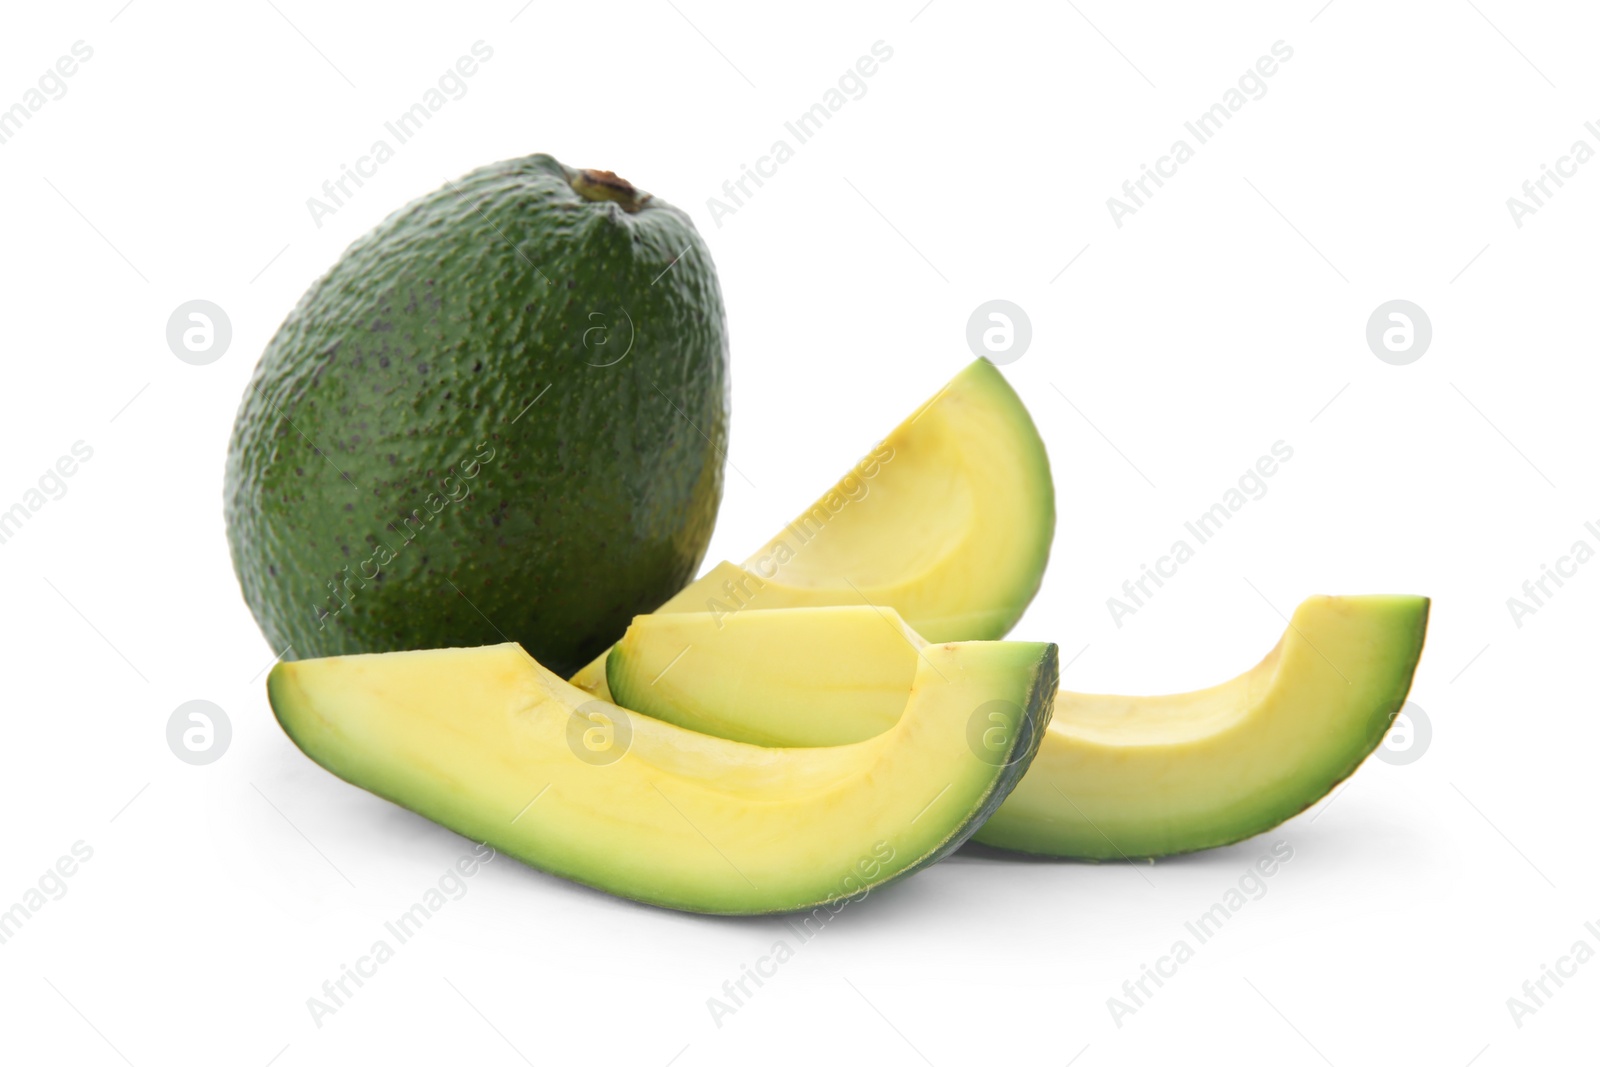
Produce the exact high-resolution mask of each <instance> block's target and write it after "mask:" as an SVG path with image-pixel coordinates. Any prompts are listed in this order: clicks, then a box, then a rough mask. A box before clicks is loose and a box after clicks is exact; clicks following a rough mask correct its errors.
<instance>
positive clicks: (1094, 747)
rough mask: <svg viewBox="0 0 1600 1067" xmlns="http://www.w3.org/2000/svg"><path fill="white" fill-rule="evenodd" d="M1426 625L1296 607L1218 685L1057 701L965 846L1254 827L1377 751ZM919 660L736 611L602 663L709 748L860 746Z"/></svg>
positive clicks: (637, 623)
mask: <svg viewBox="0 0 1600 1067" xmlns="http://www.w3.org/2000/svg"><path fill="white" fill-rule="evenodd" d="M1427 622H1428V600H1427V599H1426V598H1423V597H1414V596H1355V597H1329V596H1317V597H1311V598H1310V599H1308V600H1306V601H1304V602H1303V603H1302V604H1301V605H1300V606H1299V608H1298V609H1296V611H1295V613H1294V618H1293V619H1292V620H1291V621H1290V623H1289V628H1288V630H1286V631H1285V632H1284V635H1283V638H1282V640H1280V641H1279V642H1278V645H1277V647H1276V648H1274V649H1273V650H1272V651H1271V652H1270V653H1268V655H1267V657H1266V658H1265V659H1263V660H1262V661H1261V662H1260V663H1259V664H1258V665H1257V666H1256V667H1254V668H1253V669H1251V670H1249V671H1246V672H1245V673H1244V674H1241V675H1239V676H1238V677H1237V678H1234V679H1232V680H1231V681H1227V682H1224V683H1222V684H1221V685H1218V686H1213V687H1212V688H1210V689H1202V690H1198V691H1196V692H1193V693H1178V694H1173V695H1170V696H1152V697H1125V696H1101V695H1091V694H1084V693H1070V692H1066V691H1062V692H1059V693H1058V694H1057V696H1056V708H1055V715H1054V716H1053V717H1052V719H1051V722H1050V726H1049V728H1048V729H1047V730H1046V732H1045V737H1044V740H1043V742H1042V743H1041V745H1040V748H1039V755H1038V757H1037V758H1036V759H1035V760H1034V762H1033V765H1032V767H1031V768H1030V769H1029V771H1028V773H1027V775H1026V776H1025V777H1024V778H1023V780H1022V783H1021V784H1020V785H1019V786H1017V788H1016V790H1015V791H1014V792H1013V793H1012V794H1011V796H1010V798H1009V799H1008V800H1007V801H1006V802H1005V803H1004V804H1002V805H1001V806H1000V809H999V810H998V811H997V812H996V813H995V814H994V816H993V817H992V818H990V820H989V821H988V823H987V824H985V826H984V827H983V829H982V830H980V831H979V832H978V833H977V834H976V835H975V838H974V839H975V840H977V841H981V842H983V843H985V844H989V845H995V846H998V847H1001V848H1008V849H1014V850H1017V851H1020V852H1031V853H1035V854H1039V855H1046V856H1061V857H1073V858H1079V859H1096V860H1101V859H1118V858H1134V857H1154V856H1166V855H1172V854H1174V853H1179V852H1192V851H1194V850H1196V849H1202V848H1211V847H1213V846H1216V845H1225V844H1230V843H1232V842H1234V841H1239V840H1242V839H1244V838H1247V837H1251V836H1253V835H1255V834H1258V833H1261V832H1263V831H1265V830H1269V829H1271V828H1272V827H1274V826H1276V825H1278V824H1279V823H1281V822H1283V821H1284V820H1285V819H1288V818H1289V817H1291V816H1293V815H1295V814H1297V813H1298V812H1300V811H1303V810H1304V809H1306V808H1307V807H1309V806H1310V805H1312V804H1314V803H1315V802H1316V801H1317V800H1318V799H1320V798H1321V797H1323V796H1324V795H1326V794H1327V793H1328V791H1329V790H1330V789H1332V788H1333V787H1334V786H1335V785H1337V784H1338V783H1339V782H1340V781H1342V780H1343V779H1344V778H1346V777H1348V776H1349V775H1350V774H1351V772H1353V771H1354V770H1355V769H1356V767H1357V765H1359V764H1360V763H1361V761H1362V760H1363V759H1365V758H1366V757H1367V756H1368V755H1369V754H1370V753H1371V752H1372V750H1373V749H1374V748H1376V747H1377V746H1378V744H1379V743H1380V742H1381V741H1382V740H1383V737H1384V734H1385V733H1386V732H1387V731H1388V729H1389V726H1390V724H1391V723H1392V722H1393V720H1394V717H1395V715H1396V714H1397V713H1398V712H1399V711H1400V708H1401V706H1402V705H1403V704H1404V703H1405V699H1406V694H1407V692H1408V691H1409V690H1410V687H1411V677H1412V674H1413V672H1414V671H1415V670H1416V666H1417V660H1418V657H1419V656H1420V655H1421V653H1422V643H1423V638H1424V635H1425V633H1426V630H1427ZM932 647H933V646H929V645H928V644H927V643H926V642H924V641H923V640H922V639H921V638H919V637H918V636H917V635H916V633H915V632H914V631H912V630H911V629H910V628H909V627H908V626H906V625H905V624H904V623H902V622H901V621H900V620H899V619H898V618H895V617H894V616H893V615H892V613H890V612H889V611H888V610H886V609H882V610H880V609H874V608H833V609H813V610H809V611H766V612H745V613H741V614H740V615H736V616H733V617H730V618H727V619H724V620H721V624H720V626H719V625H718V622H717V620H714V619H713V618H712V616H710V615H706V614H695V615H671V616H661V615H650V616H640V617H639V618H637V619H635V620H634V623H633V627H632V628H631V629H629V631H628V633H627V634H626V635H625V636H624V637H623V639H622V640H621V641H620V642H619V643H618V644H617V646H616V649H615V650H614V651H613V652H612V654H611V659H610V663H609V670H610V675H611V690H612V692H613V693H615V694H616V697H617V699H618V700H619V702H621V703H623V704H625V705H627V706H628V707H632V708H634V709H636V710H639V711H642V712H644V713H646V714H648V715H653V716H656V717H658V718H662V719H665V720H667V721H670V722H675V723H677V724H679V725H681V726H685V727H688V728H690V729H696V730H702V731H704V732H706V733H711V734H716V735H719V736H725V737H734V738H739V739H742V740H746V741H752V742H755V743H759V744H769V745H829V744H850V743H860V741H861V739H862V738H865V737H871V736H873V735H875V734H877V733H878V732H880V731H882V730H884V729H886V728H888V727H890V726H891V725H892V724H894V723H895V722H896V721H897V720H898V718H899V717H900V715H901V714H902V709H903V708H904V707H905V696H904V694H905V693H906V691H907V689H906V685H907V679H909V678H910V677H911V676H912V675H913V673H914V672H915V671H916V669H917V656H919V655H926V654H928V653H929V652H930V651H931V649H932ZM674 660H675V662H673V663H672V666H671V669H670V670H666V665H667V663H668V661H674ZM780 689H781V690H782V693H781V694H779V690H780ZM757 693H771V694H774V695H773V698H772V699H771V700H768V701H762V700H759V699H755V698H754V695H755V694H757ZM736 694H737V695H738V696H739V697H740V699H738V700H735V699H732V698H733V697H734V696H735V695H736Z"/></svg>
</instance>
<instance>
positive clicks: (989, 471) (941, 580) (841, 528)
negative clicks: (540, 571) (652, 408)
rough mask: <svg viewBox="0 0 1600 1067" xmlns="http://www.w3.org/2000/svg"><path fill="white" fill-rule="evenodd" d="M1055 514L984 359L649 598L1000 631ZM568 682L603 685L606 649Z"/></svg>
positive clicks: (1018, 613) (1032, 582)
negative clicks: (737, 545)
mask: <svg viewBox="0 0 1600 1067" xmlns="http://www.w3.org/2000/svg"><path fill="white" fill-rule="evenodd" d="M1055 522H1056V518H1055V488H1054V483H1053V482H1052V481H1051V478H1050V461H1049V459H1048V458H1047V457H1046V456H1045V451H1044V442H1043V441H1042V440H1040V438H1039V431H1038V430H1037V429H1036V428H1035V427H1034V424H1033V420H1032V419H1031V418H1030V417H1029V416H1028V411H1027V408H1025V407H1023V404H1022V401H1021V399H1020V398H1019V397H1018V396H1017V394H1016V391H1015V390H1013V389H1012V388H1011V386H1010V384H1008V383H1007V382H1006V380H1005V377H1004V376H1003V375H1002V374H1001V373H1000V371H999V370H998V369H997V368H996V367H995V365H994V364H992V363H990V362H989V361H988V360H985V359H979V360H976V361H974V362H973V363H972V364H970V365H969V366H968V367H967V368H966V369H965V370H963V371H962V372H961V373H960V374H958V375H956V376H955V377H954V378H952V379H951V380H950V383H949V384H948V385H946V386H945V387H944V388H943V389H941V390H940V391H939V392H938V393H937V394H936V395H935V396H934V397H932V398H931V399H930V400H928V401H927V402H926V403H924V404H923V405H922V406H921V407H920V408H918V409H917V410H916V411H915V412H913V413H912V414H911V416H910V417H909V418H907V419H906V420H905V421H904V422H902V423H901V424H900V425H899V426H898V427H896V428H895V430H894V432H892V433H891V434H889V436H888V437H886V438H884V440H883V441H882V443H880V444H879V445H878V446H877V447H876V448H874V449H873V450H872V451H871V452H870V453H868V454H867V456H866V457H865V458H863V459H862V460H861V462H860V463H858V464H856V465H855V467H854V468H852V469H851V470H850V472H849V473H847V474H846V475H845V476H844V477H843V478H841V479H840V480H839V482H838V484H836V485H835V486H834V487H833V488H832V489H830V490H829V491H828V492H826V493H824V494H823V495H822V496H821V497H819V498H818V499H817V501H816V503H814V504H812V505H811V506H810V507H809V508H807V509H806V510H805V511H804V512H802V513H801V514H800V515H799V516H798V517H797V518H796V519H795V520H794V521H793V522H791V523H789V525H787V526H785V527H784V528H783V530H782V531H781V532H779V533H778V535H777V536H776V537H773V538H772V539H771V540H770V541H768V542H767V543H766V544H765V545H763V546H762V548H761V550H760V551H759V552H756V553H755V554H754V555H752V556H751V557H750V558H749V559H747V560H746V561H745V562H744V565H743V566H736V565H734V564H731V563H721V564H718V565H717V566H716V567H715V568H713V569H712V570H711V571H710V573H708V574H706V575H705V576H704V577H702V578H700V579H699V580H698V581H695V582H693V583H691V584H690V585H689V586H688V587H686V588H685V589H684V590H682V591H681V592H680V593H678V595H677V596H674V597H673V598H672V599H671V600H669V601H667V602H666V603H665V604H663V605H662V606H661V607H659V608H657V609H656V611H657V613H662V612H678V611H705V612H713V613H716V614H718V615H722V616H728V615H731V614H733V613H737V612H741V611H745V610H748V609H772V608H800V607H824V606H831V605H838V604H863V603H865V604H881V605H884V606H886V607H892V608H894V609H895V610H896V611H898V612H899V613H900V615H901V616H902V617H904V618H905V620H906V621H907V622H908V623H910V624H911V625H912V626H913V627H914V628H915V629H916V631H917V632H918V633H920V634H922V635H923V636H924V637H925V638H927V639H928V640H929V641H933V642H943V641H989V640H995V639H998V638H1001V637H1004V636H1005V635H1006V633H1007V632H1008V631H1010V629H1011V627H1012V626H1014V625H1015V624H1016V621H1017V620H1018V619H1019V618H1021V617H1022V612H1023V609H1025V608H1026V607H1027V606H1028V602H1029V601H1030V600H1032V599H1033V595H1034V594H1035V593H1036V592H1038V591H1039V583H1040V581H1041V579H1042V578H1043V577H1044V568H1045V562H1046V560H1047V559H1048V558H1049V555H1050V541H1051V538H1052V537H1054V536H1055ZM572 682H573V684H574V685H576V686H578V687H579V688H581V689H586V690H588V691H589V692H590V693H593V694H594V695H596V696H601V697H604V696H606V689H605V685H606V681H605V656H603V655H602V656H601V657H600V658H598V659H596V660H595V661H594V662H593V663H591V664H589V666H587V667H585V668H584V669H583V670H581V671H579V672H578V673H577V674H576V675H574V676H573V678H572Z"/></svg>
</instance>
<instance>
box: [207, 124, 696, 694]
mask: <svg viewBox="0 0 1600 1067" xmlns="http://www.w3.org/2000/svg"><path fill="white" fill-rule="evenodd" d="M569 173H572V172H570V171H568V170H567V169H566V168H564V167H563V166H562V165H561V164H560V163H558V162H557V161H555V160H554V159H552V158H550V157H549V156H544V155H535V156H528V157H525V158H522V159H514V160H508V161H506V162H502V163H496V164H493V165H492V166H488V167H484V168H482V169H480V170H476V171H474V172H472V173H471V174H468V175H467V176H465V177H463V178H461V179H459V180H457V181H455V182H451V183H447V184H446V186H445V187H444V188H443V189H440V190H439V191H437V192H435V193H432V194H430V195H428V196H426V197H423V198H422V199H420V200H418V201H416V202H414V203H412V204H410V205H409V206H407V207H405V208H403V209H401V210H400V211H399V212H397V213H395V214H394V215H391V216H390V217H389V218H388V219H386V220H385V221H384V222H383V223H382V224H380V225H379V226H378V227H377V229H375V230H374V231H373V232H371V233H370V234H368V235H367V236H365V237H363V238H361V239H360V240H359V241H357V242H356V243H355V244H353V245H351V246H350V248H349V249H348V250H347V251H346V252H345V253H344V255H343V256H342V257H341V258H340V260H339V261H338V263H336V264H335V265H334V267H333V268H332V269H331V270H330V271H329V272H328V273H327V274H326V275H325V276H324V277H323V278H322V279H321V280H319V281H318V282H316V284H314V285H313V286H312V287H311V289H310V290H309V291H308V292H307V293H306V295H305V296H304V297H303V298H302V299H301V301H300V303H299V304H298V306H296V307H295V309H294V310H293V311H292V312H290V314H289V316H288V318H287V319H286V320H285V321H284V323H283V325H282V326H281V327H279V329H278V332H277V334H276V335H275V336H274V337H273V339H272V341H271V342H270V343H269V344H268V346H267V349H266V352H265V353H264V354H263V355H262V358H261V362H260V364H259V366H257V368H256V371H255V374H254V376H253V377H252V379H251V381H250V384H249V386H248V388H247V389H246V392H245V396H244V401H243V403H242V405H241V406H240V409H239V415H238V419H237V421H236V423H235V425H234V430H233V438H232V441H231V443H230V446H229V450H228V463H227V475H226V483H225V488H224V497H225V500H224V506H225V511H226V519H227V528H228V540H229V546H230V548H231V550H232V554H233V564H234V570H235V572H236V573H237V575H238V578H239V584H240V587H241V589H242V590H243V593H244V598H245V601H246V603H248V604H249V605H250V609H251V611H252V612H253V613H254V614H255V618H256V621H257V623H259V624H260V626H261V629H262V631H263V632H264V633H265V635H266V637H267V639H268V640H269V641H270V642H271V643H272V646H273V650H274V651H275V652H279V653H281V654H282V656H283V658H285V659H306V658H311V657H316V656H333V655H343V654H347V653H357V652H389V651H401V650H409V649H419V648H438V647H448V646H468V645H482V644H491V643H495V642H500V641H506V640H511V641H517V642H519V643H521V645H522V646H523V647H524V648H525V649H527V651H528V652H529V654H530V655H532V656H533V657H534V658H535V659H537V660H538V661H539V662H540V663H542V664H544V665H545V666H546V667H548V668H550V669H551V670H553V671H555V672H557V673H559V674H561V675H563V676H565V675H568V674H570V673H572V672H573V671H575V670H577V669H578V668H579V667H581V666H582V665H583V664H584V663H586V662H587V661H589V660H590V659H592V658H593V657H594V656H595V655H597V654H599V653H600V652H601V651H602V650H603V649H604V648H605V647H606V646H607V645H609V644H611V643H612V642H614V641H615V640H617V639H618V638H619V637H621V636H622V633H623V631H624V630H625V629H626V628H627V625H628V622H629V620H631V619H632V617H633V616H634V615H636V614H641V613H644V612H649V611H652V610H654V609H655V608H656V607H657V606H658V605H660V604H661V603H662V602H663V601H665V600H666V599H667V598H668V597H670V596H671V595H672V594H673V593H675V592H677V591H678V589H680V588H681V587H682V586H683V585H684V584H685V583H686V582H687V581H689V579H691V578H692V577H693V576H694V574H695V572H696V570H697V568H698V567H699V564H700V561H701V558H702V557H703V555H704V553H705V548H706V544H707V542H708V541H709V539H710V536H711V529H712V525H713V523H714V522H715V520H716V514H717V507H718V505H719V503H720V502H721V498H722V463H723V456H724V455H725V453H726V444H727V433H728V342H727V326H726V320H725V316H724V312H723V306H722V294H721V290H720V288H719V286H718V284H717V278H716V273H715V270H714V268H713V266H712V263H711V257H710V254H709V252H708V251H707V249H706V246H705V244H704V242H703V241H702V240H701V239H700V236H699V235H698V233H696V231H695V228H694V224H693V223H692V222H691V221H690V220H689V217H688V216H687V215H686V214H685V213H684V212H682V211H680V210H678V209H677V208H674V207H672V206H670V205H668V204H665V203H663V202H662V201H660V200H656V199H649V200H647V201H645V203H644V204H643V206H642V207H640V208H639V210H637V211H636V212H633V213H629V212H627V211H625V210H624V209H623V206H622V205H621V204H619V203H615V202H610V201H593V200H589V199H585V198H584V197H583V196H580V195H579V194H578V193H577V192H575V191H574V189H573V187H572V185H571V184H570V183H569V180H568V175H569Z"/></svg>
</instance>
